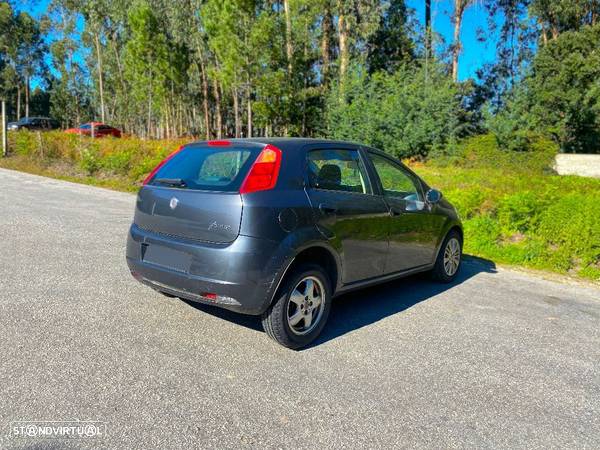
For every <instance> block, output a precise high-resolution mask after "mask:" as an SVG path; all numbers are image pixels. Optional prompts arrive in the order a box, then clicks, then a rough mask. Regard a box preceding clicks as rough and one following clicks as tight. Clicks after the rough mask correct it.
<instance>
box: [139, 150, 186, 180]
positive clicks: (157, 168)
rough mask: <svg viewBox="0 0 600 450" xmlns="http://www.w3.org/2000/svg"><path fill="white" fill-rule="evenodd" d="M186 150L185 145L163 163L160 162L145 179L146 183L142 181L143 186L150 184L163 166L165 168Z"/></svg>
mask: <svg viewBox="0 0 600 450" xmlns="http://www.w3.org/2000/svg"><path fill="white" fill-rule="evenodd" d="M184 148H185V145H182V146H181V147H179V148H178V149H177V150H175V151H174V152H173V153H171V154H170V155H169V156H167V157H166V158H165V159H163V160H162V161H161V162H159V163H158V166H156V167H155V168H154V169H152V172H150V173H149V174H148V176H147V177H146V178H144V181H142V185H143V186H145V185H147V184H148V183H149V182H150V180H151V179H152V178H153V177H154V175H156V172H158V171H159V170H160V168H161V167H162V166H164V165H165V164H166V163H167V162H168V161H169V160H170V159H171V158H172V157H173V156H175V155H176V154H177V153H179V152H180V151H181V150H183V149H184Z"/></svg>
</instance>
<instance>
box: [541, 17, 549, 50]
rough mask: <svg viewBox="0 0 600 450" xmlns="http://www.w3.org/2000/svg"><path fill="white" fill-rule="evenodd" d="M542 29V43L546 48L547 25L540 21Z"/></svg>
mask: <svg viewBox="0 0 600 450" xmlns="http://www.w3.org/2000/svg"><path fill="white" fill-rule="evenodd" d="M539 22H540V27H541V28H542V42H543V43H544V47H545V46H546V45H548V31H547V30H546V25H545V24H544V23H543V22H542V21H541V20H540V21H539Z"/></svg>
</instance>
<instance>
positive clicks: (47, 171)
mask: <svg viewBox="0 0 600 450" xmlns="http://www.w3.org/2000/svg"><path fill="white" fill-rule="evenodd" d="M185 142H186V141H185V140H171V141H143V140H140V139H137V138H123V139H112V138H107V139H96V140H92V139H89V138H85V137H84V138H82V137H78V136H72V135H66V134H64V133H60V132H51V133H45V134H40V133H29V132H18V133H11V134H10V148H11V149H13V152H12V154H11V156H10V157H8V158H2V159H0V166H1V167H6V168H10V169H15V170H21V171H25V172H30V173H34V174H39V175H44V176H49V177H54V178H59V179H64V180H68V181H75V182H79V183H85V184H90V185H95V186H102V187H105V188H110V189H115V190H120V191H126V192H135V191H136V190H137V189H138V188H139V185H140V182H141V180H143V178H144V176H145V174H147V173H148V172H150V170H152V168H153V167H154V166H155V165H156V164H157V163H158V162H159V161H161V160H162V159H163V158H164V157H165V156H166V155H167V154H169V153H170V152H171V151H172V150H173V149H175V148H177V147H178V146H179V145H182V144H183V143H185ZM555 153H556V148H555V146H554V144H552V143H551V142H548V141H545V140H543V139H537V140H534V144H533V145H532V148H531V149H530V151H527V152H511V151H503V150H500V149H499V148H498V146H497V144H496V141H495V139H494V137H493V136H490V135H483V136H477V137H474V138H471V139H468V140H466V141H464V142H462V143H460V144H458V145H456V146H454V147H453V148H451V149H449V151H448V152H447V153H445V154H440V155H438V156H437V157H436V158H434V159H432V160H430V161H428V162H425V163H422V162H413V163H410V165H411V166H412V168H413V169H414V170H415V171H416V172H417V173H418V174H419V175H421V176H422V177H423V178H424V179H425V180H426V181H427V182H428V184H430V185H431V186H434V187H436V188H438V189H440V190H442V192H443V193H444V195H445V197H446V198H448V199H449V200H450V201H451V202H452V203H453V204H454V205H455V206H456V208H457V209H458V211H459V213H460V215H461V217H462V219H463V223H464V227H465V252H466V253H469V254H472V255H475V256H479V257H483V258H487V259H491V260H493V261H495V262H497V263H503V264H509V265H514V266H522V267H529V268H534V269H542V270H548V271H552V272H557V273H562V274H569V275H572V276H576V277H579V278H586V279H591V280H595V281H600V180H595V179H589V178H581V177H576V176H558V175H556V174H554V173H553V172H552V171H551V170H550V169H549V167H550V166H551V161H552V159H553V156H554V154H555Z"/></svg>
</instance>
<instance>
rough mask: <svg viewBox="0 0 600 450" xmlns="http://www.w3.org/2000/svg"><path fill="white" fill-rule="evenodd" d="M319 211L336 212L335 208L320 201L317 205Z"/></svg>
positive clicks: (325, 212) (324, 212)
mask: <svg viewBox="0 0 600 450" xmlns="http://www.w3.org/2000/svg"><path fill="white" fill-rule="evenodd" d="M319 211H321V212H322V213H323V214H336V213H337V208H334V207H333V206H329V205H325V204H323V203H321V204H320V205H319Z"/></svg>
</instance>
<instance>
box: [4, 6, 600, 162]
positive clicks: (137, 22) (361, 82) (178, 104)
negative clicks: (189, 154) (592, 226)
mask: <svg viewBox="0 0 600 450" xmlns="http://www.w3.org/2000/svg"><path fill="white" fill-rule="evenodd" d="M36 3H40V2H36V1H33V0H32V1H25V2H16V1H8V2H7V1H3V2H1V3H0V97H3V98H4V99H6V101H7V104H8V113H9V116H10V118H11V119H13V120H16V119H18V118H20V117H25V116H33V115H48V116H51V117H53V118H56V119H57V120H59V121H60V123H61V124H62V126H63V127H69V126H72V125H75V124H79V123H82V122H85V121H88V120H98V121H102V122H106V123H110V124H111V125H114V126H116V127H119V128H121V129H122V130H123V131H124V132H125V133H127V134H131V135H135V136H139V137H141V138H144V139H152V138H161V139H165V138H167V139H168V138H176V137H186V136H188V137H197V138H206V139H210V138H219V137H224V136H230V137H247V136H274V135H281V136H319V137H330V138H340V139H349V140H356V141H361V142H366V143H368V144H371V145H373V146H376V147H380V148H383V149H385V150H386V151H388V152H390V153H392V154H395V155H397V156H400V157H403V158H406V157H416V158H424V157H428V156H432V155H444V154H448V153H452V149H453V148H454V146H455V144H456V143H457V142H459V141H460V140H462V139H464V138H468V137H470V136H476V135H481V134H492V135H493V136H495V139H496V141H497V143H498V145H499V146H500V147H501V148H503V149H506V150H516V151H527V150H529V149H530V148H531V145H532V143H534V142H535V141H536V140H538V139H540V138H543V139H548V140H551V141H553V142H554V143H556V145H558V147H559V148H560V150H561V151H563V152H584V153H598V152H600V100H599V99H600V23H599V20H598V18H599V16H600V0H477V1H476V0H452V1H451V2H450V4H451V5H452V9H451V10H448V11H447V12H446V13H447V14H448V15H449V16H450V20H451V23H452V27H453V31H454V33H453V39H452V40H451V41H449V42H446V41H445V40H444V39H443V37H442V36H441V35H440V34H439V33H438V32H437V30H436V29H435V26H433V25H432V20H431V8H432V2H431V0H423V3H424V11H425V14H424V17H417V16H416V12H415V11H414V10H413V9H411V8H409V6H408V5H407V4H406V3H405V1H404V0H345V1H342V0H177V1H167V0H133V1H122V0H50V1H49V2H47V4H44V5H43V8H42V9H43V11H42V13H41V14H38V15H36V16H34V15H32V14H30V13H29V12H27V11H28V9H31V8H26V7H23V5H24V4H31V5H32V6H31V7H33V6H35V4H36ZM434 4H435V3H434ZM474 7H476V8H478V11H479V12H478V13H479V14H485V15H486V16H487V23H488V28H489V30H488V31H490V32H491V31H494V32H495V33H496V35H497V36H499V39H498V42H497V46H496V50H495V51H496V57H495V59H494V62H493V63H490V64H486V65H484V66H483V67H482V68H481V69H480V70H479V71H478V72H477V74H476V76H474V77H470V78H468V79H466V80H459V79H458V69H459V65H460V63H461V54H463V52H464V51H465V50H468V49H465V43H463V42H461V27H462V26H463V20H462V19H463V17H464V15H465V13H466V12H467V11H468V10H469V8H474ZM38 8H39V4H38ZM480 39H482V40H484V39H486V33H485V32H482V33H481V37H480Z"/></svg>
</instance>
